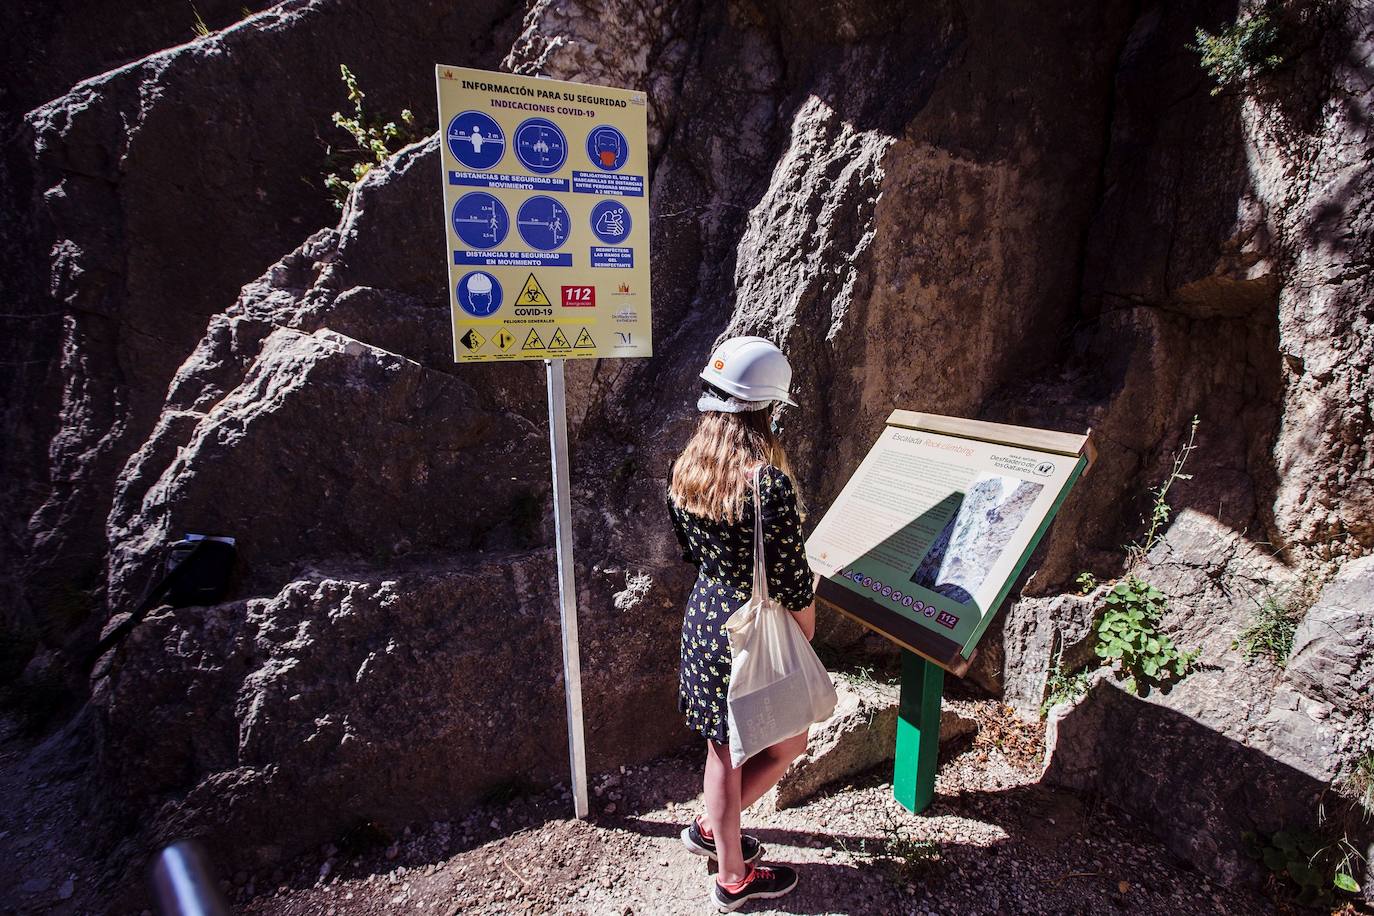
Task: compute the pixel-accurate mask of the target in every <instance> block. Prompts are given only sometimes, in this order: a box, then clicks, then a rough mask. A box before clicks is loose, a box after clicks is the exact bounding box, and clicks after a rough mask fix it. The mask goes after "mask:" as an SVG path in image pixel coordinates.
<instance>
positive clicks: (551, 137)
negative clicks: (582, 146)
mask: <svg viewBox="0 0 1374 916" xmlns="http://www.w3.org/2000/svg"><path fill="white" fill-rule="evenodd" d="M515 155H516V158H518V159H519V160H520V162H521V163H522V164H523V165H524V166H525V168H527V169H529V170H530V171H531V172H538V173H539V174H541V175H547V174H548V173H549V172H556V171H558V170H559V169H561V168H562V167H563V163H565V162H567V161H568V139H567V138H566V137H564V136H563V131H561V130H559V129H558V125H557V124H555V123H553V122H552V121H550V120H547V119H545V118H530V119H529V120H527V121H521V122H520V126H519V127H517V128H516V129H515Z"/></svg>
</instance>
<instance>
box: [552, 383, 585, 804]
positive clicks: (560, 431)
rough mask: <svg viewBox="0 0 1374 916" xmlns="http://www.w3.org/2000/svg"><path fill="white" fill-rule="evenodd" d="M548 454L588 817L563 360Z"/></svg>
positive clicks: (566, 658)
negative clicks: (550, 463) (550, 464)
mask: <svg viewBox="0 0 1374 916" xmlns="http://www.w3.org/2000/svg"><path fill="white" fill-rule="evenodd" d="M544 368H545V369H546V370H547V374H548V390H549V454H550V455H551V456H552V457H553V530H554V536H555V538H556V540H557V549H558V610H559V618H560V619H561V621H562V624H563V687H564V691H563V693H564V697H565V698H566V700H567V707H568V760H569V762H570V765H571V769H572V796H573V813H574V814H576V815H577V816H578V817H579V818H582V817H586V816H587V810H588V809H587V746H586V741H585V738H584V736H583V729H582V665H581V662H580V660H579V658H578V648H577V585H576V583H575V582H574V577H573V526H572V505H571V502H570V501H569V496H568V397H567V391H566V389H565V388H564V384H563V360H561V359H546V360H544Z"/></svg>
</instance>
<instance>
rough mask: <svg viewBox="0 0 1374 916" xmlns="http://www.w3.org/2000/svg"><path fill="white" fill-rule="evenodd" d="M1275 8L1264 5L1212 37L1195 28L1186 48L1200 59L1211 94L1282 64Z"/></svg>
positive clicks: (1233, 86) (1270, 70)
mask: <svg viewBox="0 0 1374 916" xmlns="http://www.w3.org/2000/svg"><path fill="white" fill-rule="evenodd" d="M1277 12H1278V8H1277V5H1276V4H1274V3H1267V4H1265V5H1264V6H1262V7H1260V8H1259V9H1257V10H1254V11H1253V12H1251V13H1250V14H1249V15H1248V16H1243V17H1242V18H1240V19H1237V20H1236V21H1235V22H1233V23H1231V24H1230V25H1228V26H1226V28H1224V29H1222V30H1221V31H1220V32H1218V33H1217V34H1215V35H1213V34H1212V33H1211V32H1208V31H1207V30H1206V29H1198V30H1197V33H1196V36H1195V37H1196V41H1195V42H1194V43H1193V44H1191V45H1189V46H1188V47H1189V49H1190V50H1192V51H1195V52H1197V54H1198V55H1199V56H1200V57H1201V59H1202V60H1201V62H1202V69H1204V70H1206V71H1207V73H1208V75H1210V76H1211V77H1212V79H1214V80H1216V83H1217V84H1216V85H1215V86H1213V87H1212V95H1220V94H1221V93H1222V91H1224V90H1226V89H1242V88H1244V87H1245V86H1246V85H1248V84H1250V83H1251V82H1253V81H1254V80H1255V79H1256V78H1258V77H1260V76H1263V75H1264V74H1266V73H1270V72H1272V71H1273V70H1276V69H1278V68H1279V67H1280V66H1282V65H1283V62H1284V54H1283V51H1282V48H1281V47H1280V42H1279V26H1278V20H1277V15H1276V14H1277Z"/></svg>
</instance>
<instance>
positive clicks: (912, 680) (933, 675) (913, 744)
mask: <svg viewBox="0 0 1374 916" xmlns="http://www.w3.org/2000/svg"><path fill="white" fill-rule="evenodd" d="M944 691H945V670H944V669H943V668H941V667H940V666H939V665H937V664H935V663H934V662H928V661H926V660H925V659H924V658H921V656H919V655H917V654H916V653H915V652H911V651H908V650H906V649H903V650H902V694H901V700H900V701H899V703H898V707H897V752H896V755H895V757H894V760H893V764H892V795H893V797H894V798H896V799H897V801H899V802H901V804H902V807H904V808H906V809H907V810H908V811H912V812H915V813H917V814H919V813H921V812H922V811H924V810H925V809H926V808H929V807H930V802H931V800H932V799H934V798H935V769H936V764H937V763H938V761H939V756H940V700H941V698H942V697H943V695H944Z"/></svg>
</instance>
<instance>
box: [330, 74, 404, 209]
mask: <svg viewBox="0 0 1374 916" xmlns="http://www.w3.org/2000/svg"><path fill="white" fill-rule="evenodd" d="M339 73H340V75H341V78H342V79H343V82H344V87H345V88H347V90H348V100H349V101H350V102H352V103H353V114H352V116H349V115H345V114H343V113H342V112H338V111H336V112H334V115H333V121H334V126H336V127H338V128H341V129H342V130H344V131H345V132H347V133H348V135H349V136H350V137H352V138H353V143H354V146H353V147H352V148H346V149H335V148H334V147H333V146H332V145H331V146H329V147H327V148H326V150H325V164H326V168H328V169H329V171H328V172H326V173H325V176H324V186H325V188H326V189H327V190H328V191H329V193H330V194H331V195H332V196H333V198H334V206H335V207H336V208H338V209H340V210H342V209H343V205H344V201H345V200H347V199H348V194H349V192H350V191H352V190H353V187H354V185H356V184H357V183H358V182H359V181H361V180H362V178H363V176H364V175H366V174H367V173H368V172H370V171H371V170H372V168H373V167H374V166H377V165H381V164H382V163H383V162H385V161H386V160H387V157H388V156H390V155H392V154H393V153H395V152H396V151H397V150H399V149H400V148H401V147H403V146H405V145H407V144H409V143H413V142H415V141H416V140H419V139H420V138H421V137H422V136H423V135H422V134H421V133H420V131H419V129H418V128H417V127H416V124H415V115H413V114H412V113H411V111H410V109H409V108H404V109H402V110H401V116H400V122H401V123H400V124H399V125H398V124H397V123H396V122H395V121H387V122H385V123H380V122H378V121H377V119H375V118H372V117H369V116H368V115H367V113H366V112H365V111H364V110H363V99H365V98H366V97H367V93H365V92H363V91H362V89H360V88H358V78H357V77H355V76H354V75H353V71H352V70H349V69H348V66H347V65H346V64H339Z"/></svg>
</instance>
